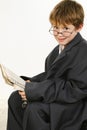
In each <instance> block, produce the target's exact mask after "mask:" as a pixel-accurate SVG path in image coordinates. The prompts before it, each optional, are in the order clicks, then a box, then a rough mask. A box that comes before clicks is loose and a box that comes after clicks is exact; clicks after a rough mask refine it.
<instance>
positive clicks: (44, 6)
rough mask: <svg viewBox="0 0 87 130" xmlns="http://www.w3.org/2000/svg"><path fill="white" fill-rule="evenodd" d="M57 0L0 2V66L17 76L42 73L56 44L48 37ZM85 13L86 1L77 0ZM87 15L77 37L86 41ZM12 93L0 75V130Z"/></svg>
mask: <svg viewBox="0 0 87 130" xmlns="http://www.w3.org/2000/svg"><path fill="white" fill-rule="evenodd" d="M59 1H60V0H0V63H3V64H4V65H6V66H7V67H8V68H10V69H11V70H13V71H14V72H15V73H16V74H18V75H26V76H33V75H36V74H38V73H40V72H42V71H44V61H45V58H46V56H47V55H48V53H49V52H50V51H51V50H52V49H53V48H54V47H55V46H56V45H57V44H58V43H57V42H56V40H55V39H54V38H53V37H52V36H51V35H50V34H49V32H48V30H49V28H50V23H49V14H50V11H51V10H52V8H53V7H54V6H55V5H56V4H57V3H58V2H59ZM77 1H78V2H79V3H81V4H82V5H83V7H84V10H85V14H87V6H86V5H87V0H77ZM86 21H87V15H85V22H84V27H83V30H82V31H81V34H82V35H83V36H84V38H86V39H87V22H86ZM12 91H14V90H13V88H12V87H11V86H8V85H6V84H5V82H4V80H3V78H2V76H1V73H0V129H1V130H5V129H6V121H7V100H8V97H9V95H10V93H11V92H12Z"/></svg>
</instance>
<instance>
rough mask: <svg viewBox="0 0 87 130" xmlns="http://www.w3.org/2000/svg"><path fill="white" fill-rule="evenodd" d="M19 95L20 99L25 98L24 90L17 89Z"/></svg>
mask: <svg viewBox="0 0 87 130" xmlns="http://www.w3.org/2000/svg"><path fill="white" fill-rule="evenodd" d="M18 93H19V95H20V96H21V98H22V100H27V98H26V94H25V92H24V91H18Z"/></svg>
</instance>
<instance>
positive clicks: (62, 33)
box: [49, 26, 75, 37]
mask: <svg viewBox="0 0 87 130" xmlns="http://www.w3.org/2000/svg"><path fill="white" fill-rule="evenodd" d="M54 27H56V26H51V28H50V29H49V32H50V34H51V35H54V34H52V33H51V31H53V32H54V31H55V32H56V33H57V35H54V36H58V35H59V34H62V35H63V36H64V34H63V33H64V32H67V33H69V35H68V36H64V37H69V36H70V35H71V34H72V33H73V31H74V30H75V29H73V30H72V32H69V31H62V32H59V31H57V30H51V29H52V28H54Z"/></svg>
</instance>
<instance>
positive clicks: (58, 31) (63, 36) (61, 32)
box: [50, 24, 82, 46]
mask: <svg viewBox="0 0 87 130" xmlns="http://www.w3.org/2000/svg"><path fill="white" fill-rule="evenodd" d="M81 28H82V26H81V27H79V28H78V29H76V28H75V26H74V25H72V24H69V25H66V26H62V25H59V26H57V27H56V26H52V28H51V29H50V32H51V33H53V35H54V37H55V39H56V40H57V41H58V43H59V44H60V45H63V46H66V45H67V44H68V43H69V42H70V41H72V40H73V38H74V37H75V36H76V35H77V33H78V32H79V31H80V30H81Z"/></svg>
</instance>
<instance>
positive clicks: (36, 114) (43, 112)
mask: <svg viewBox="0 0 87 130" xmlns="http://www.w3.org/2000/svg"><path fill="white" fill-rule="evenodd" d="M22 103H23V101H22V99H21V97H20V95H19V94H18V91H16V92H13V93H12V94H11V96H10V97H9V100H8V120H7V130H50V116H49V115H50V114H49V104H46V103H42V102H28V104H27V106H26V108H22Z"/></svg>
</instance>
